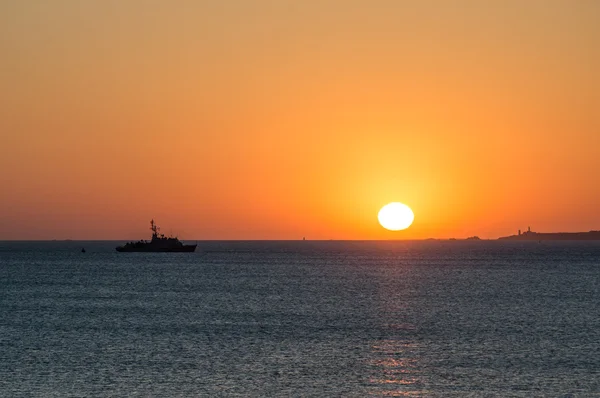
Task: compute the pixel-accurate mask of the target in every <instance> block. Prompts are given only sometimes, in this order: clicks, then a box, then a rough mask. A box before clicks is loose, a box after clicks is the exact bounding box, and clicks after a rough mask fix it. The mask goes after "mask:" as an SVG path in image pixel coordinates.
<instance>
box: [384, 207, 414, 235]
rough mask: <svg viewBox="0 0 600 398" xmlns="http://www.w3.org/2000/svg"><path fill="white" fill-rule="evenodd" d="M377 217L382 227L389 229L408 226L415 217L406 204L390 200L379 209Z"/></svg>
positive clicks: (396, 229)
mask: <svg viewBox="0 0 600 398" xmlns="http://www.w3.org/2000/svg"><path fill="white" fill-rule="evenodd" d="M377 218H378V219H379V223H380V224H381V226H382V227H383V228H385V229H389V230H390V231H400V230H402V229H406V228H408V227H410V225H411V224H412V223H413V221H414V219H415V215H414V213H413V211H412V210H411V209H410V207H408V206H407V205H405V204H403V203H399V202H392V203H388V204H387V205H385V206H383V207H382V208H381V210H379V214H378V215H377Z"/></svg>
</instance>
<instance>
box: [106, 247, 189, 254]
mask: <svg viewBox="0 0 600 398" xmlns="http://www.w3.org/2000/svg"><path fill="white" fill-rule="evenodd" d="M196 246H198V245H183V246H181V247H150V246H148V247H123V246H119V247H117V248H116V250H117V251H118V252H121V253H192V252H194V251H195V250H196Z"/></svg>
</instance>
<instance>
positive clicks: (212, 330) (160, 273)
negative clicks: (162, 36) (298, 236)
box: [0, 241, 600, 397]
mask: <svg viewBox="0 0 600 398" xmlns="http://www.w3.org/2000/svg"><path fill="white" fill-rule="evenodd" d="M118 243H119V242H1V243H0V396H3V397H75V396H76V397H83V396H86V397H107V396H111V397H112V396H144V397H146V396H154V397H190V396H205V397H221V396H222V397H229V396H230V397H271V396H282V397H309V396H312V397H377V396H409V397H471V396H472V397H546V396H550V397H593V396H600V292H599V288H600V243H596V242H557V243H552V242H541V243H538V242H500V241H478V242H471V241H420V242H394V241H385V242H373V241H371V242H354V241H352V242H350V241H348V242H337V241H315V242H313V241H299V242H291V241H288V242H266V241H264V242H214V241H213V242H198V250H197V252H196V253H192V254H188V253H180V254H179V253H177V254H165V253H117V252H116V251H115V250H114V247H115V246H116V245H117V244H118ZM82 247H85V249H86V252H85V253H82V252H81V248H82Z"/></svg>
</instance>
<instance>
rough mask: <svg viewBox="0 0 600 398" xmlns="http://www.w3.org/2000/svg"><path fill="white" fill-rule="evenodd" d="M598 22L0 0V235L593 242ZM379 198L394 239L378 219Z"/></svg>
mask: <svg viewBox="0 0 600 398" xmlns="http://www.w3.org/2000/svg"><path fill="white" fill-rule="evenodd" d="M171 3H173V4H171ZM599 20H600V2H598V1H592V0H578V1H570V0H562V1H552V0H529V1H522V0H510V1H441V0H440V1H426V0H425V1H421V0H419V1H416V0H415V1H408V0H407V1H395V0H369V1H357V0H339V1H332V0H319V1H285V0H277V1H275V0H270V1H266V0H264V1H260V0H247V1H242V0H238V1H233V0H230V1H225V0H215V1H185V0H180V1H175V2H166V1H158V0H157V1H151V0H147V1H142V0H140V1H137V0H128V1H117V0H112V1H110V0H107V1H93V2H92V1H89V2H82V1H79V0H72V1H66V0H56V1H45V0H39V1H33V0H32V1H29V0H23V1H12V2H10V1H5V2H1V3H0V54H1V62H0V138H1V139H0V227H1V228H0V239H66V238H70V239H138V238H148V237H149V231H148V230H147V228H148V222H149V220H150V218H152V217H154V218H155V219H156V220H157V221H158V223H159V225H161V226H162V228H163V232H166V233H169V232H172V233H174V234H179V235H180V236H181V237H183V238H184V239H186V238H187V239H299V238H301V237H302V236H306V237H307V239H330V238H333V239H395V238H399V239H412V238H427V237H438V238H448V237H466V236H470V235H479V236H480V237H482V238H493V237H498V236H501V235H507V234H513V233H516V230H517V229H519V228H521V229H525V228H526V227H527V226H528V225H531V227H532V229H534V230H537V231H578V230H581V231H587V230H590V229H600V210H599V207H598V206H599V203H600V98H599V95H600V73H598V71H600V25H599V24H598V21H599ZM391 201H400V202H404V203H406V204H408V205H409V206H410V207H411V208H412V209H413V210H414V213H415V223H414V224H413V226H412V227H410V228H409V229H408V230H406V231H401V232H390V231H386V230H384V229H383V228H381V227H380V226H379V224H378V222H377V212H378V210H379V208H380V207H381V206H383V205H384V204H386V203H388V202H391Z"/></svg>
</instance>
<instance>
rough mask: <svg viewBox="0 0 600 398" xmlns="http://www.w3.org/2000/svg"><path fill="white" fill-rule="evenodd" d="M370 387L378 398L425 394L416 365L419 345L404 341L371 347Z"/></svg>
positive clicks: (392, 340)
mask: <svg viewBox="0 0 600 398" xmlns="http://www.w3.org/2000/svg"><path fill="white" fill-rule="evenodd" d="M371 348H372V352H373V354H374V357H375V358H374V359H372V360H371V361H370V365H371V366H372V367H373V374H372V377H371V378H370V380H369V381H370V383H372V384H373V386H374V390H376V391H377V395H383V396H390V397H418V396H423V395H424V394H426V391H425V390H424V383H423V376H422V374H421V370H420V368H419V364H418V359H417V358H418V356H417V351H418V348H419V347H418V345H417V344H416V343H414V342H407V341H405V340H394V339H387V340H380V341H377V342H375V343H374V344H373V345H372V347H371Z"/></svg>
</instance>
